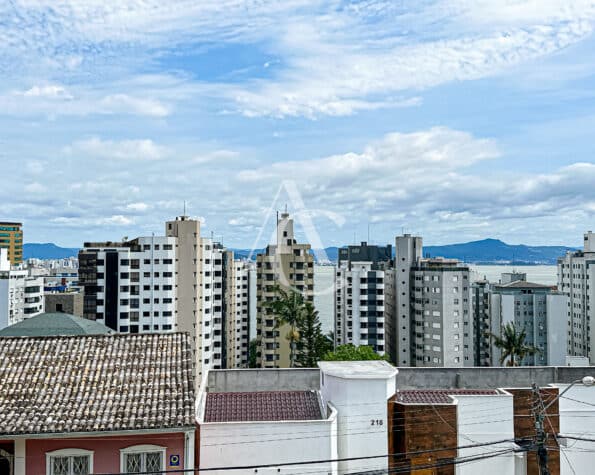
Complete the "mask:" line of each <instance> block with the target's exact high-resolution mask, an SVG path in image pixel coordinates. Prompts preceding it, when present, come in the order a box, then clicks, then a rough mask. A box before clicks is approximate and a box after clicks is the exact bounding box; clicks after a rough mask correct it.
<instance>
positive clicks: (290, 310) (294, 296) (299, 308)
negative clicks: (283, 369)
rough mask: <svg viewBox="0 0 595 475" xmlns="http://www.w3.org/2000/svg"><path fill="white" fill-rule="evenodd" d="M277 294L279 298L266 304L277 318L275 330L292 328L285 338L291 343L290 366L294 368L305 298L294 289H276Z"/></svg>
mask: <svg viewBox="0 0 595 475" xmlns="http://www.w3.org/2000/svg"><path fill="white" fill-rule="evenodd" d="M275 292H276V293H277V298H276V299H275V300H272V301H270V302H265V306H266V307H267V308H269V309H270V310H271V311H272V313H273V314H274V316H275V328H280V327H281V326H283V325H286V324H288V325H289V326H290V329H289V332H288V333H287V335H286V336H285V338H286V339H287V341H289V349H290V350H289V351H290V352H289V365H290V367H291V368H293V367H294V365H295V355H296V351H295V350H296V345H297V342H298V341H299V340H300V332H299V330H298V321H299V319H300V315H301V313H302V312H303V310H304V303H305V301H304V296H303V295H302V294H300V293H299V292H296V291H295V290H293V289H290V290H285V289H283V288H281V287H279V286H276V287H275Z"/></svg>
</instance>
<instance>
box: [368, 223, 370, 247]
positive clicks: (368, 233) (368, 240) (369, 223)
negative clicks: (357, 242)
mask: <svg viewBox="0 0 595 475" xmlns="http://www.w3.org/2000/svg"><path fill="white" fill-rule="evenodd" d="M368 244H370V223H369V222H368Z"/></svg>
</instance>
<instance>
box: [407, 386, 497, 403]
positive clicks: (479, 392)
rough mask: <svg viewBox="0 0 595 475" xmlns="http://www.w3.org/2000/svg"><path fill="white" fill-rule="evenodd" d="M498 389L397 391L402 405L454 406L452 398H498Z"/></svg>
mask: <svg viewBox="0 0 595 475" xmlns="http://www.w3.org/2000/svg"><path fill="white" fill-rule="evenodd" d="M498 394H501V393H500V392H498V390H496V389H405V390H400V391H397V397H396V402H400V403H402V404H452V402H453V401H452V398H451V397H450V396H457V395H458V396H496V395H498Z"/></svg>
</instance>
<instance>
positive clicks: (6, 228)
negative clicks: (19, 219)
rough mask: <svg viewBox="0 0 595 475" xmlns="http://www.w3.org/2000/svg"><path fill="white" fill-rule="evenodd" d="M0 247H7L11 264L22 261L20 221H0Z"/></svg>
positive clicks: (17, 263) (21, 227)
mask: <svg viewBox="0 0 595 475" xmlns="http://www.w3.org/2000/svg"><path fill="white" fill-rule="evenodd" d="M0 248H3V249H8V260H9V261H10V263H11V264H12V265H13V266H16V265H19V264H21V263H22V262H23V225H22V223H11V222H0Z"/></svg>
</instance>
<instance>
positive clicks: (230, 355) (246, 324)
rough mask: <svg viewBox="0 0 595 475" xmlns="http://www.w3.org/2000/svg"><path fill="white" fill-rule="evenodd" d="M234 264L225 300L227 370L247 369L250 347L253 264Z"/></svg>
mask: <svg viewBox="0 0 595 475" xmlns="http://www.w3.org/2000/svg"><path fill="white" fill-rule="evenodd" d="M228 252H230V251H228ZM232 257H233V255H232ZM232 262H233V265H232V272H231V274H228V276H227V286H226V287H227V289H226V291H227V297H226V299H225V302H226V307H227V315H228V318H227V319H226V326H225V333H226V335H227V345H226V356H227V364H226V368H247V367H248V364H249V345H250V303H251V302H250V274H251V270H252V267H253V264H252V263H250V262H247V261H242V260H232Z"/></svg>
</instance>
